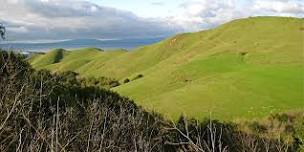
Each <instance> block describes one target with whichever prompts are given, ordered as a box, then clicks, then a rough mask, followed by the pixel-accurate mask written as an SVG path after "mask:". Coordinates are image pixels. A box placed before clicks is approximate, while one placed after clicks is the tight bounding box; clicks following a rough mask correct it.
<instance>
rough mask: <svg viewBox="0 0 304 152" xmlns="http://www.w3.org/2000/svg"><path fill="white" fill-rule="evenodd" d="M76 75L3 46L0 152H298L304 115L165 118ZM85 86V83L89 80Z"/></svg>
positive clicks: (303, 132) (0, 60)
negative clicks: (36, 64) (237, 119)
mask: <svg viewBox="0 0 304 152" xmlns="http://www.w3.org/2000/svg"><path fill="white" fill-rule="evenodd" d="M90 81H92V80H88V81H86V80H84V79H82V80H79V79H78V78H77V74H75V73H71V72H66V73H62V74H51V73H50V72H48V71H35V70H33V69H32V68H31V67H30V66H29V64H28V63H27V62H25V61H24V59H23V58H22V56H20V55H15V54H13V53H7V52H4V51H0V151H1V152H3V151H56V152H59V151H106V152H107V151H111V152H119V151H139V152H142V151H147V152H148V151H149V152H150V151H156V152H158V151H160V152H161V151H166V152H170V151H173V152H174V151H202V152H225V151H231V152H238V151H240V152H243V151H246V152H247V151H248V152H267V151H271V152H277V151H278V152H280V151H282V152H283V151H284V152H285V151H291V152H293V151H301V149H302V150H303V148H304V147H303V146H304V145H303V144H304V119H303V118H304V116H303V113H295V114H279V115H273V116H271V117H269V119H267V121H263V122H244V123H241V124H234V123H222V122H219V121H216V120H209V119H206V120H202V121H197V120H194V119H190V120H189V119H188V120H187V119H186V118H184V117H181V118H180V119H179V120H178V121H176V122H170V121H168V120H166V119H164V118H163V117H162V116H161V115H159V114H157V113H151V112H147V111H145V110H144V109H142V108H141V107H138V106H137V105H135V104H134V102H133V101H132V100H129V99H127V98H125V97H121V96H119V95H118V94H116V93H114V92H111V91H109V90H106V89H103V87H96V86H94V85H90V84H91V83H88V82H90ZM88 84H89V85H88Z"/></svg>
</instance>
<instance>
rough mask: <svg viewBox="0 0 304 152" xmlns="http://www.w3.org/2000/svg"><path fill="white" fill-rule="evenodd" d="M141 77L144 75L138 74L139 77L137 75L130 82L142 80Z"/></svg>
mask: <svg viewBox="0 0 304 152" xmlns="http://www.w3.org/2000/svg"><path fill="white" fill-rule="evenodd" d="M142 77H144V75H142V74H139V75H137V76H136V77H134V78H133V79H132V81H134V80H137V79H140V78H142Z"/></svg>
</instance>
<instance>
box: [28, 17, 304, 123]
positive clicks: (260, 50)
mask: <svg viewBox="0 0 304 152" xmlns="http://www.w3.org/2000/svg"><path fill="white" fill-rule="evenodd" d="M303 25H304V19H298V18H285V17H254V18H247V19H240V20H235V21H232V22H229V23H226V24H224V25H221V26H219V27H217V28H215V29H211V30H207V31H202V32H197V33H185V34H180V35H177V36H175V37H172V38H169V39H167V40H164V41H162V42H159V43H156V44H154V45H150V46H145V47H141V48H138V49H136V50H134V51H131V52H126V51H123V50H118V51H108V52H103V51H100V50H96V49H83V50H75V51H72V52H67V51H64V53H61V54H62V55H60V53H59V55H58V50H55V51H51V52H49V53H46V54H45V55H36V56H34V57H33V58H32V59H30V62H31V64H32V65H33V67H34V68H38V69H41V68H46V69H50V70H52V71H66V70H72V71H75V72H78V73H80V74H81V75H82V76H88V77H99V76H106V77H113V78H116V79H119V80H121V82H123V81H124V80H125V79H127V78H128V79H130V80H132V79H134V78H135V77H136V76H138V75H141V77H140V78H138V79H136V80H134V81H131V82H129V83H126V84H124V85H121V86H119V87H117V88H115V89H114V90H115V91H117V92H119V93H120V94H122V95H125V96H128V97H130V98H132V99H134V100H135V101H136V102H138V103H139V104H141V105H142V106H144V107H146V108H149V109H152V110H156V111H159V112H162V113H164V114H166V115H167V116H168V117H172V118H177V117H178V116H179V115H180V114H182V113H184V114H185V115H189V116H194V117H199V118H201V117H204V116H209V115H210V114H211V116H212V117H216V118H221V119H231V118H239V117H246V118H252V117H260V116H264V115H266V114H269V113H272V112H278V111H286V110H291V109H304V93H303V92H304V79H303V78H304V50H303V49H304V46H303V42H304V40H303V36H304V30H303V29H304V26H303Z"/></svg>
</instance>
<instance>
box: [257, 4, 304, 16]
mask: <svg viewBox="0 0 304 152" xmlns="http://www.w3.org/2000/svg"><path fill="white" fill-rule="evenodd" d="M253 8H254V9H255V10H263V11H269V12H272V13H278V14H290V15H291V16H300V15H302V16H303V15H304V2H303V1H298V0H284V1H283V0H281V1H275V0H256V1H254V5H253Z"/></svg>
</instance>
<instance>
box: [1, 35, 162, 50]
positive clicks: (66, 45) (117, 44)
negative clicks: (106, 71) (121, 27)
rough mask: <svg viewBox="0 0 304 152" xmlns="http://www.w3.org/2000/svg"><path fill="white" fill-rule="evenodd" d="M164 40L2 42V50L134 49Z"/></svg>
mask: <svg viewBox="0 0 304 152" xmlns="http://www.w3.org/2000/svg"><path fill="white" fill-rule="evenodd" d="M162 39H164V38H145V39H71V40H54V41H53V40H45V41H1V42H0V48H3V49H12V50H16V51H22V52H46V51H48V50H51V49H55V48H63V49H73V48H86V47H94V48H100V49H118V48H122V49H129V50H130V49H133V48H136V47H140V46H144V45H149V44H153V43H156V42H159V41H161V40H162Z"/></svg>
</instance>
